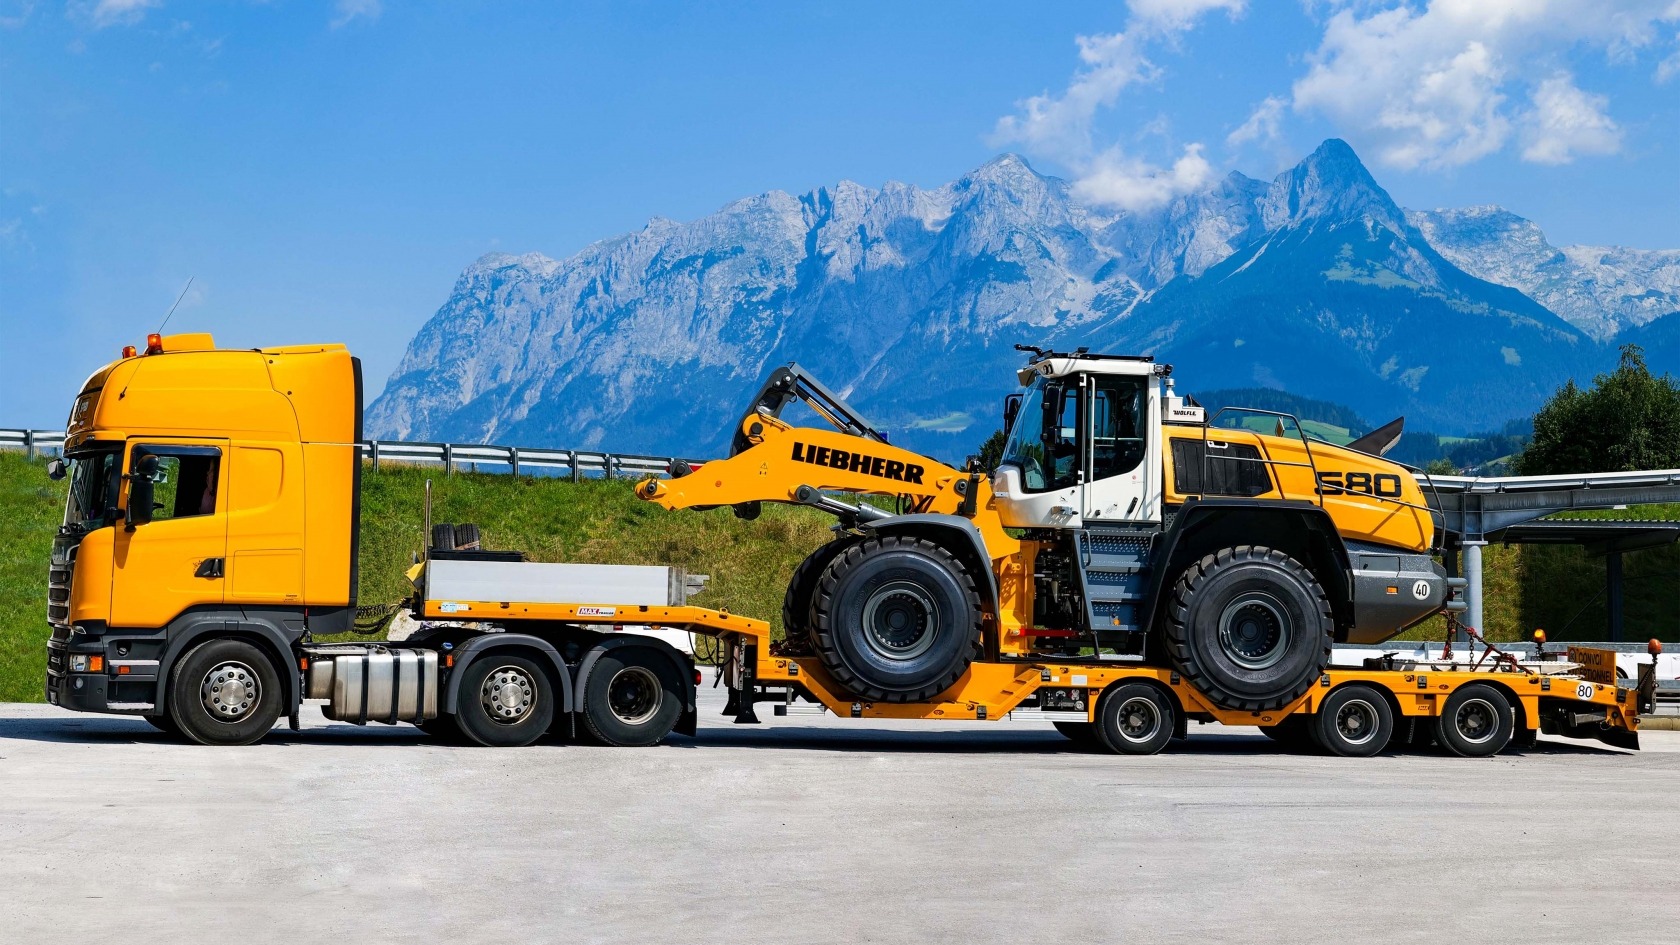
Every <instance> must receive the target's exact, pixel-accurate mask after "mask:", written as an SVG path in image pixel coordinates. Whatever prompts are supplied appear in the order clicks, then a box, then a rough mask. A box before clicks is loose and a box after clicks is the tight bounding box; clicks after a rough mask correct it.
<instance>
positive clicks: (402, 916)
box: [0, 690, 1680, 945]
mask: <svg viewBox="0 0 1680 945" xmlns="http://www.w3.org/2000/svg"><path fill="white" fill-rule="evenodd" d="M720 704H721V703H720V702H719V701H718V700H717V694H716V693H715V691H712V690H708V691H706V693H705V704H704V705H703V707H702V728H701V731H700V736H699V737H698V738H696V739H687V738H673V739H672V740H671V741H670V743H669V744H666V745H663V746H659V747H655V748H650V749H639V750H632V749H604V748H593V747H580V746H575V745H567V744H544V745H539V746H534V747H532V748H526V749H510V750H485V749H469V748H455V747H446V746H440V745H437V744H435V743H432V742H430V741H428V740H427V739H426V738H425V737H424V736H422V735H420V734H419V732H418V731H417V730H415V729H412V728H409V727H398V728H388V727H384V726H369V727H367V728H365V729H359V728H355V727H352V726H348V725H338V724H328V723H326V722H325V721H324V720H322V719H321V718H320V716H319V713H318V711H317V710H315V709H313V708H309V709H306V710H305V715H306V722H305V726H306V727H305V729H304V731H302V732H301V733H296V734H293V733H290V732H287V731H283V730H279V731H276V732H275V733H274V735H273V736H271V737H270V739H269V740H268V741H266V742H265V743H263V744H261V745H256V746H252V747H249V748H236V749H210V748H200V747H195V746H188V745H183V744H178V743H175V742H173V741H171V740H170V739H168V738H167V737H165V736H163V735H161V734H158V733H156V732H155V731H153V730H152V729H151V728H150V727H149V726H147V725H146V724H145V723H144V722H141V721H139V720H131V719H122V718H113V717H103V716H78V715H74V714H71V713H67V712H62V711H60V710H56V709H50V708H47V707H44V706H20V705H5V706H0V890H4V892H3V893H0V941H7V942H20V943H21V942H29V943H36V942H41V943H51V942H72V941H74V942H90V941H121V942H123V943H124V945H137V943H145V942H160V943H162V942H167V943H181V942H201V941H212V940H215V941H231V942H239V943H242V945H249V943H261V942H286V943H308V942H329V941H330V942H335V943H337V942H345V943H348V942H483V941H497V942H561V941H567V942H646V943H652V942H730V943H757V942H763V943H775V945H791V943H829V942H833V943H851V942H905V943H938V942H953V943H957V942H960V943H978V942H1028V941H1051V940H1057V941H1061V940H1073V941H1086V942H1091V941H1102V942H1154V941H1186V940H1188V941H1196V942H1233V943H1234V942H1242V943H1266V942H1281V941H1285V940H1287V941H1290V942H1291V943H1296V942H1302V943H1306V942H1335V943H1341V945H1346V943H1348V942H1362V941H1377V940H1381V941H1389V942H1414V941H1415V942H1424V941H1430V942H1435V941H1440V940H1443V938H1444V939H1445V940H1459V941H1467V942H1478V943H1490V942H1524V943H1537V942H1569V943H1571V945H1573V943H1578V942H1581V941H1590V942H1595V943H1600V942H1650V941H1664V940H1673V939H1674V938H1675V937H1676V935H1677V930H1680V879H1677V877H1676V871H1675V869H1674V865H1673V864H1674V861H1673V858H1672V856H1673V851H1674V850H1675V849H1677V848H1680V808H1677V806H1676V804H1675V794H1674V790H1675V784H1676V779H1677V777H1680V733H1673V732H1652V733H1647V734H1645V735H1644V736H1643V738H1644V741H1645V743H1646V745H1647V748H1648V750H1647V751H1645V752H1641V753H1638V754H1629V753H1623V752H1618V751H1615V750H1611V749H1606V748H1602V747H1600V746H1598V745H1597V744H1596V743H1581V742H1564V741H1562V740H1550V739H1548V740H1546V741H1544V742H1543V743H1542V745H1541V746H1540V747H1539V748H1537V749H1535V750H1533V751H1530V752H1526V753H1523V754H1507V755H1502V756H1500V757H1497V758H1493V759H1481V760H1470V759H1460V758H1449V757H1443V756H1436V755H1422V756H1393V757H1379V758H1374V759H1363V760H1355V759H1338V758H1325V757H1314V756H1303V755H1288V754H1281V753H1279V752H1278V751H1277V749H1276V747H1275V746H1274V745H1273V744H1272V743H1271V742H1269V741H1268V740H1266V739H1265V738H1263V737H1261V736H1259V735H1258V734H1249V733H1248V731H1246V730H1242V729H1223V728H1220V727H1218V726H1194V725H1193V726H1192V727H1191V733H1192V738H1191V739H1190V740H1189V741H1188V742H1184V743H1175V745H1174V746H1173V747H1172V748H1170V749H1169V750H1168V753H1165V754H1162V755H1158V756H1155V757H1150V758H1122V757H1116V756H1112V755H1099V754H1088V753H1084V752H1081V751H1078V750H1076V749H1074V748H1073V747H1072V745H1071V744H1070V743H1069V742H1067V741H1066V740H1064V739H1063V738H1061V736H1059V735H1058V734H1057V733H1056V732H1055V731H1054V730H1053V729H1051V728H1050V727H1049V726H1048V724H1046V723H1043V722H1041V721H1036V720H1025V719H1020V718H1017V719H1016V720H1006V721H1001V722H995V723H937V724H917V723H888V722H878V721H869V722H861V721H852V720H841V719H834V718H832V717H826V716H814V715H798V716H793V717H789V718H782V719H777V718H774V717H772V716H771V714H770V711H769V708H768V707H763V708H762V711H761V714H762V716H763V717H764V719H765V724H764V725H762V726H758V727H740V726H733V725H730V724H728V723H727V721H726V720H723V719H721V718H719V717H718V716H717V715H716V712H717V710H718V708H719V706H720ZM310 720H312V721H310Z"/></svg>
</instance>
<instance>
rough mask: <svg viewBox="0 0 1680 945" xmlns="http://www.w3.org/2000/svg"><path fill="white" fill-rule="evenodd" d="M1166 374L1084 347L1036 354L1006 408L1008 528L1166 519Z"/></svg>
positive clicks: (1147, 362) (1001, 496)
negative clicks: (1163, 455)
mask: <svg viewBox="0 0 1680 945" xmlns="http://www.w3.org/2000/svg"><path fill="white" fill-rule="evenodd" d="M1163 373H1164V370H1163V369H1161V368H1159V367H1158V366H1157V365H1156V364H1154V363H1153V361H1152V360H1151V359H1149V358H1132V357H1113V356H1107V355H1092V354H1087V353H1084V352H1080V353H1077V354H1072V355H1058V354H1046V355H1044V356H1041V357H1038V358H1035V359H1034V360H1033V361H1032V363H1030V364H1029V365H1028V366H1027V367H1025V368H1023V369H1022V370H1021V371H1020V372H1019V373H1018V377H1019V379H1020V381H1021V383H1022V384H1023V386H1025V387H1026V390H1025V391H1023V392H1022V393H1020V394H1013V395H1011V397H1010V400H1009V401H1007V402H1006V405H1005V408H1004V409H1005V418H1006V423H1007V429H1008V430H1009V436H1008V439H1007V441H1006V442H1005V445H1004V452H1003V458H1002V460H1001V462H1000V464H999V467H998V471H997V473H996V475H995V476H994V479H993V491H994V493H995V495H996V500H997V508H998V512H999V513H1000V516H1001V518H1002V520H1003V524H1004V525H1005V526H1008V527H1011V528H1080V527H1083V526H1084V525H1086V524H1091V523H1097V522H1117V523H1118V522H1128V523H1158V522H1160V520H1161V441H1160V432H1159V431H1160V427H1161V398H1160V392H1159V385H1158V383H1157V381H1156V378H1157V377H1158V376H1160V375H1161V374H1163Z"/></svg>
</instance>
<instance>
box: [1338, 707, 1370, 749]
mask: <svg viewBox="0 0 1680 945" xmlns="http://www.w3.org/2000/svg"><path fill="white" fill-rule="evenodd" d="M1378 728H1379V724H1378V716H1377V709H1376V707H1375V706H1373V705H1371V704H1370V703H1369V702H1364V701H1362V700H1355V701H1352V702H1349V703H1347V704H1346V705H1343V706H1342V707H1341V708H1339V709H1337V710H1336V734H1337V735H1339V736H1341V739H1342V741H1344V742H1346V743H1348V744H1349V745H1364V744H1368V743H1369V742H1370V741H1371V739H1373V738H1376V737H1377V729H1378Z"/></svg>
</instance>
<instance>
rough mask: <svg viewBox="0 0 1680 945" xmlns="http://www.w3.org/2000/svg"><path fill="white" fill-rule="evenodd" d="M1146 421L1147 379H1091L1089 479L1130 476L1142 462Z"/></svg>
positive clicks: (1099, 377) (1147, 411) (1100, 375)
mask: <svg viewBox="0 0 1680 945" xmlns="http://www.w3.org/2000/svg"><path fill="white" fill-rule="evenodd" d="M1148 419H1149V390H1148V379H1147V378H1142V377H1128V376H1126V375H1116V374H1109V375H1103V374H1098V375H1094V376H1093V377H1092V378H1091V480H1092V481H1093V482H1094V481H1096V480H1098V479H1107V478H1108V477H1110V476H1118V475H1121V474H1123V473H1129V472H1131V471H1132V470H1134V469H1136V468H1137V467H1138V464H1139V463H1141V462H1143V456H1144V452H1145V449H1146V448H1147V446H1148V443H1147V442H1146V441H1145V439H1144V434H1145V429H1144V428H1145V425H1146V424H1147V422H1148Z"/></svg>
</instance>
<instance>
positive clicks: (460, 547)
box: [454, 522, 479, 551]
mask: <svg viewBox="0 0 1680 945" xmlns="http://www.w3.org/2000/svg"><path fill="white" fill-rule="evenodd" d="M478 542H479V534H478V526H477V525H474V524H472V523H471V522H468V523H466V524H464V525H457V526H455V545H454V548H455V550H456V551H477V550H478Z"/></svg>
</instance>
